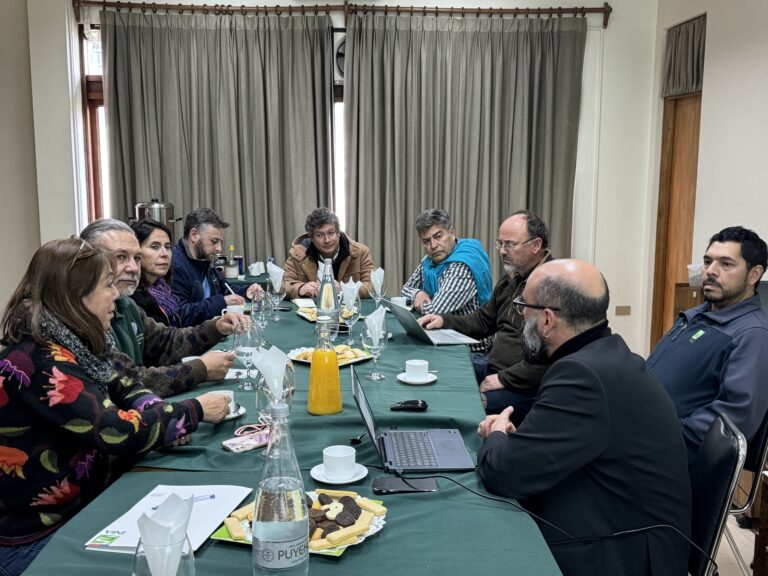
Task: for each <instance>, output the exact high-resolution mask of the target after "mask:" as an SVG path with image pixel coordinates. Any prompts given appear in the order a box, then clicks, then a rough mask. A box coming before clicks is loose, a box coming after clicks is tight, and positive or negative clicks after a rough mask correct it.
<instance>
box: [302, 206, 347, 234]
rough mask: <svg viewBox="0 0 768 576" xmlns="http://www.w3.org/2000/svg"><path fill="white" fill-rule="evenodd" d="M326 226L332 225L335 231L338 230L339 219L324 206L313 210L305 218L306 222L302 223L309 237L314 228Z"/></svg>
mask: <svg viewBox="0 0 768 576" xmlns="http://www.w3.org/2000/svg"><path fill="white" fill-rule="evenodd" d="M328 224H333V225H334V226H335V227H336V230H339V217H338V216H336V214H334V213H333V212H331V211H330V210H329V209H328V208H326V207H325V206H322V207H320V208H315V209H314V210H312V212H311V213H310V215H309V216H307V221H306V222H305V223H304V230H305V231H306V233H307V234H309V235H310V236H311V235H312V232H313V231H314V230H315V228H320V227H321V226H327V225H328Z"/></svg>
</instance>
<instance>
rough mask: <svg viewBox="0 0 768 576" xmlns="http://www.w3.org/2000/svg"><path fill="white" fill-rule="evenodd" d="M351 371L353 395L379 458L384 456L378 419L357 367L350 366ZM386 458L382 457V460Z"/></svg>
mask: <svg viewBox="0 0 768 576" xmlns="http://www.w3.org/2000/svg"><path fill="white" fill-rule="evenodd" d="M349 372H350V374H351V375H352V397H353V398H354V399H355V404H357V408H358V410H360V415H361V416H362V417H363V422H364V423H365V428H366V429H367V430H368V435H369V436H370V437H371V441H372V442H373V445H374V446H375V447H376V452H378V453H379V458H382V454H381V449H380V448H379V429H378V428H376V420H374V418H373V412H371V406H370V405H369V404H368V399H367V398H366V397H365V392H364V391H363V387H362V385H361V384H360V380H359V378H358V377H357V373H356V372H355V367H354V366H350V367H349ZM383 461H384V459H383V458H382V462H383Z"/></svg>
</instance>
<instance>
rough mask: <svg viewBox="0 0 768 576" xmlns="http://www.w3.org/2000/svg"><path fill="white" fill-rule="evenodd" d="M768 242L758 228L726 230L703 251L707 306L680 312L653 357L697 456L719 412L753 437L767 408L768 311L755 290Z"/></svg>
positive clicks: (766, 263) (766, 258) (690, 451)
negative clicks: (762, 237)
mask: <svg viewBox="0 0 768 576" xmlns="http://www.w3.org/2000/svg"><path fill="white" fill-rule="evenodd" d="M766 266H768V247H766V244H765V242H764V241H763V240H762V239H761V238H760V237H759V236H758V235H757V234H755V233H754V232H753V231H752V230H747V229H746V228H742V227H741V226H734V227H732V228H725V229H724V230H721V231H720V232H718V233H717V234H715V235H714V236H712V238H711V239H710V241H709V246H707V251H706V253H705V254H704V268H703V271H702V280H703V286H702V289H701V291H702V293H703V294H704V300H705V302H704V304H701V305H699V306H696V307H695V308H691V309H690V310H686V311H685V312H683V313H681V314H680V316H679V318H677V321H676V322H675V324H674V326H672V328H671V329H670V331H669V332H667V334H666V336H664V338H662V339H661V340H660V341H659V343H658V344H657V345H656V348H655V349H654V350H653V353H652V354H651V355H650V357H649V358H648V368H650V369H651V371H652V372H653V373H654V374H655V375H656V377H657V378H658V379H659V380H661V383H662V384H664V387H665V388H666V389H667V392H668V393H669V395H670V397H671V398H672V401H673V402H674V403H675V407H676V408H677V415H678V417H679V418H680V423H681V424H682V427H683V437H684V438H685V443H686V445H687V447H688V459H689V460H690V461H693V459H694V457H695V456H696V452H697V451H698V449H699V445H700V444H701V441H702V439H703V438H704V435H705V434H706V433H707V430H709V427H710V425H711V424H712V422H713V421H714V419H715V418H716V417H717V415H718V414H725V415H726V416H728V418H730V420H731V422H733V423H734V424H735V425H736V427H737V428H738V429H739V430H741V432H742V433H743V434H744V436H746V437H747V439H752V437H753V436H754V435H755V433H756V432H757V430H758V428H759V427H760V423H761V422H762V420H763V417H764V415H765V413H766V409H768V387H766V384H767V383H768V361H766V358H767V357H768V316H767V315H766V313H765V311H764V310H763V308H762V306H761V303H760V296H758V295H757V293H756V288H757V284H758V282H760V278H761V277H762V276H763V273H764V272H765V269H766Z"/></svg>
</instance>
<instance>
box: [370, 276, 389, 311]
mask: <svg viewBox="0 0 768 576" xmlns="http://www.w3.org/2000/svg"><path fill="white" fill-rule="evenodd" d="M386 295H387V289H386V287H385V286H384V282H383V281H382V283H381V290H377V289H376V285H375V284H374V283H373V282H371V298H373V301H374V302H376V308H378V307H379V302H381V301H382V300H383V299H384V296H386Z"/></svg>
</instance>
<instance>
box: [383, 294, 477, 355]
mask: <svg viewBox="0 0 768 576" xmlns="http://www.w3.org/2000/svg"><path fill="white" fill-rule="evenodd" d="M384 305H385V306H386V307H387V308H388V309H389V311H390V312H392V314H393V315H394V316H395V318H397V321H398V322H400V325H401V326H402V327H403V328H404V329H405V331H406V332H407V333H408V334H410V335H411V336H413V337H414V338H417V339H419V340H421V341H423V342H426V343H427V344H434V345H435V346H449V345H454V344H477V343H478V341H477V340H475V339H474V338H470V337H469V336H465V335H464V334H462V333H461V332H456V330H446V329H441V330H424V328H422V327H421V326H420V325H419V323H418V322H417V321H416V318H415V317H414V315H413V314H411V312H410V311H409V310H408V309H407V308H403V307H402V306H398V305H397V304H393V303H392V302H388V301H384Z"/></svg>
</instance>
